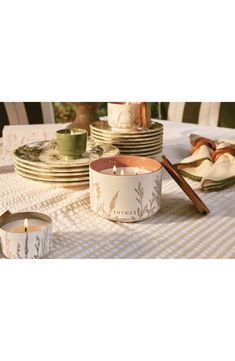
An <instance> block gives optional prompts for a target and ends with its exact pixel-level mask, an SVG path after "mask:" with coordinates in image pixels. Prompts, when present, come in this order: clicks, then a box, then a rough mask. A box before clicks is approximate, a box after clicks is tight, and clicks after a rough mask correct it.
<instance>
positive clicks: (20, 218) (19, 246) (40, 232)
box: [0, 211, 52, 258]
mask: <svg viewBox="0 0 235 361" xmlns="http://www.w3.org/2000/svg"><path fill="white" fill-rule="evenodd" d="M25 219H27V220H28V222H29V224H36V225H37V227H35V229H36V230H33V231H28V230H26V231H24V232H15V231H14V229H16V228H19V224H21V223H22V224H23V223H24V220H25ZM31 229H33V227H31ZM0 237H1V246H2V252H3V254H4V255H5V256H6V257H8V258H43V257H45V256H46V254H47V253H48V252H49V251H50V247H51V241H52V220H51V218H50V217H48V216H47V215H45V214H42V213H38V212H20V213H11V212H9V211H7V212H5V213H4V214H3V215H2V216H1V217H0Z"/></svg>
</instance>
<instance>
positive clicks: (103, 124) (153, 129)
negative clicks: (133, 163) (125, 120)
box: [90, 121, 163, 135]
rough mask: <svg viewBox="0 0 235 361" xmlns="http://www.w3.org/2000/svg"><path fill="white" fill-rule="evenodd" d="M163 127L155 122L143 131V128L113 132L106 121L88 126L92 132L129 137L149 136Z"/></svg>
mask: <svg viewBox="0 0 235 361" xmlns="http://www.w3.org/2000/svg"><path fill="white" fill-rule="evenodd" d="M162 128H163V125H162V124H160V123H157V122H151V123H150V126H149V129H143V128H139V129H136V130H127V131H125V130H123V129H121V130H120V131H119V130H118V131H117V130H113V129H112V128H111V127H110V126H109V125H108V122H106V121H97V122H95V123H93V124H91V125H90V129H94V130H100V131H102V132H106V133H118V134H120V135H121V134H122V135H129V134H139V133H142V134H149V133H152V132H156V131H157V130H159V129H162Z"/></svg>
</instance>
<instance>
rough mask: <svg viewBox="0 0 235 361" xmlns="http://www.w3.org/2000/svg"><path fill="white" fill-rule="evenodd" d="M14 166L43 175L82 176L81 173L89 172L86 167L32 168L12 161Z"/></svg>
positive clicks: (15, 160) (17, 161)
mask: <svg viewBox="0 0 235 361" xmlns="http://www.w3.org/2000/svg"><path fill="white" fill-rule="evenodd" d="M14 164H15V165H16V166H20V167H22V168H24V169H27V170H30V171H32V172H37V173H45V174H55V175H57V174H73V173H78V174H83V173H87V172H89V166H86V167H77V168H72V167H70V168H44V167H39V166H38V167H35V166H32V165H30V164H26V163H23V162H21V161H19V160H17V159H14Z"/></svg>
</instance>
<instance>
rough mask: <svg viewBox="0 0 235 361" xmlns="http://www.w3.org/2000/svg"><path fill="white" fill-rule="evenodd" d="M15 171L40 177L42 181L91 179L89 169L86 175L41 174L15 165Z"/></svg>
mask: <svg viewBox="0 0 235 361" xmlns="http://www.w3.org/2000/svg"><path fill="white" fill-rule="evenodd" d="M15 169H17V170H20V171H21V172H24V173H27V174H29V175H32V176H35V177H38V178H40V179H44V180H47V179H46V178H48V179H49V180H50V179H56V180H58V181H59V180H61V181H74V180H76V179H75V178H77V179H78V180H83V179H81V178H84V179H87V178H89V169H88V170H87V172H86V173H84V172H83V173H49V172H46V173H44V172H41V171H39V172H38V171H36V170H32V169H28V168H25V167H22V166H21V165H19V164H16V163H15Z"/></svg>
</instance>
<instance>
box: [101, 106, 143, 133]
mask: <svg viewBox="0 0 235 361" xmlns="http://www.w3.org/2000/svg"><path fill="white" fill-rule="evenodd" d="M140 111H141V109H140V103H108V125H109V126H110V127H111V128H112V129H113V130H117V131H121V130H125V131H128V129H129V130H132V129H136V128H138V127H139V126H141V113H140Z"/></svg>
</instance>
